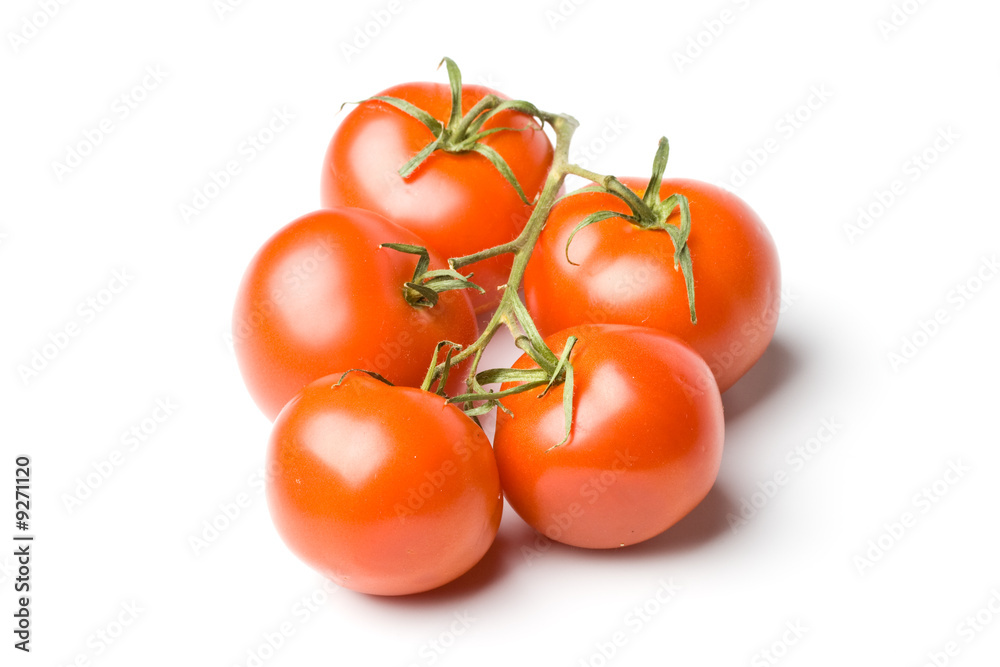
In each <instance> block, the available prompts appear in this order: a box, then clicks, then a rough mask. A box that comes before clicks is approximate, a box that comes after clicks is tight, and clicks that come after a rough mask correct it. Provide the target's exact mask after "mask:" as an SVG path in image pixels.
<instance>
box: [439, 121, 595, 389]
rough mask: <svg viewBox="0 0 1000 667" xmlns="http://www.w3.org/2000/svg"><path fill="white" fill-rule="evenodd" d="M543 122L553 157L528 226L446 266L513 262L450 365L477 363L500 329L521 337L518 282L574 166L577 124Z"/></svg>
mask: <svg viewBox="0 0 1000 667" xmlns="http://www.w3.org/2000/svg"><path fill="white" fill-rule="evenodd" d="M542 117H543V118H544V120H545V121H546V122H548V123H549V124H550V125H551V126H552V129H553V130H555V134H556V146H555V149H554V152H553V157H552V167H551V168H550V169H549V173H548V175H547V176H546V179H545V185H544V186H543V187H542V191H541V193H540V194H539V195H538V201H537V203H536V204H535V208H534V210H532V212H531V217H529V218H528V222H527V224H525V226H524V229H523V230H521V233H520V234H519V235H518V236H517V238H515V239H514V240H513V241H510V242H508V243H504V244H502V245H498V246H496V247H493V248H488V249H486V250H483V251H481V252H477V253H475V254H472V255H467V256H465V257H458V258H454V259H450V260H449V261H448V263H449V264H450V265H451V266H452V267H453V268H458V267H462V266H466V265H468V264H473V263H475V262H479V261H481V260H484V259H487V258H489V257H496V256H497V255H501V254H504V253H513V254H514V259H513V262H512V266H511V270H510V276H509V278H508V280H507V283H506V284H505V285H504V286H503V295H502V296H501V297H500V304H499V305H498V306H497V309H496V310H495V311H494V313H493V317H491V318H490V321H489V322H488V323H487V324H486V327H485V328H484V329H483V332H482V333H481V334H480V335H479V338H478V339H477V340H476V341H475V342H474V343H472V344H471V345H469V346H467V347H465V348H464V349H462V351H460V352H458V353H457V354H455V355H454V356H453V357H452V358H451V363H452V365H455V364H459V363H461V362H462V361H464V360H465V359H468V358H469V357H472V356H474V355H475V356H476V357H477V360H478V358H479V356H481V354H480V351H481V350H482V349H484V348H485V347H486V345H487V344H488V343H489V342H490V340H492V339H493V336H494V335H495V334H496V332H497V331H498V330H499V329H500V327H501V326H503V325H505V324H506V325H507V326H508V328H510V329H511V334H512V335H514V336H515V337H517V336H518V335H522V333H521V332H520V331H517V330H516V329H515V326H516V325H515V323H517V322H518V321H519V319H520V318H518V316H517V315H518V311H519V310H520V309H519V308H518V306H519V305H522V304H521V303H520V296H519V295H518V290H519V289H520V288H521V280H522V279H523V278H524V271H525V269H526V268H527V266H528V260H529V259H530V258H531V253H532V251H533V250H534V249H535V244H536V243H537V242H538V237H539V236H541V233H542V229H543V228H544V227H545V220H546V219H547V218H548V217H549V212H550V211H551V210H552V207H553V206H554V205H555V203H556V199H557V198H558V194H559V188H560V187H562V183H563V181H564V180H565V178H566V175H567V174H569V173H571V171H572V170H574V169H575V168H576V167H575V166H574V165H572V164H571V163H570V161H569V145H570V141H571V139H572V137H573V133H574V132H575V131H576V128H577V125H578V123H577V121H576V119H575V118H573V117H571V116H566V115H560V114H547V113H544V114H543V115H542ZM595 176H597V177H598V178H599V179H603V178H604V177H603V176H600V175H599V174H595ZM524 335H527V336H528V338H529V339H530V340H531V343H532V344H533V345H534V346H535V349H537V350H539V351H540V352H542V353H543V354H545V352H548V354H545V356H546V357H549V356H551V358H552V359H558V357H557V356H556V355H555V354H554V353H553V352H552V351H551V350H549V348H548V346H547V345H546V344H545V342H544V341H543V340H542V337H541V336H540V335H539V333H538V332H537V331H536V330H534V327H531V330H530V331H526V332H524ZM443 370H444V365H443V364H437V366H436V368H435V369H434V372H433V375H434V376H437V375H439V374H440V373H441V372H442V371H443ZM475 371H476V369H475V368H473V369H472V371H471V372H472V374H473V375H474V374H475Z"/></svg>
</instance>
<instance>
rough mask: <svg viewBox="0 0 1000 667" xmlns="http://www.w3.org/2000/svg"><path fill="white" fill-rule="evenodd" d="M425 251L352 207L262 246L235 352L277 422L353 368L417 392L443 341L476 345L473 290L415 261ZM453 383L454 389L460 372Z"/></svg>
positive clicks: (253, 391) (289, 229)
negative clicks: (317, 383) (321, 381)
mask: <svg viewBox="0 0 1000 667" xmlns="http://www.w3.org/2000/svg"><path fill="white" fill-rule="evenodd" d="M386 244H399V245H398V246H397V247H396V248H393V247H390V246H387V245H386ZM424 245H425V243H424V241H423V239H421V238H419V237H418V236H416V235H415V234H413V233H412V232H409V231H407V230H405V229H403V228H402V227H399V226H397V225H395V224H393V223H391V222H389V221H388V220H386V219H385V218H383V217H382V216H380V215H378V214H376V213H372V212H370V211H365V210H362V209H353V208H339V209H330V210H319V211H314V212H312V213H309V214H307V215H304V216H302V217H301V218H298V219H297V220H295V221H293V222H291V223H290V224H288V225H286V226H285V227H283V228H282V229H280V230H279V231H278V232H276V233H275V234H274V235H273V236H272V237H271V238H270V239H268V241H267V242H266V243H264V245H263V246H262V247H261V248H260V250H258V252H257V254H256V255H255V256H254V258H253V259H252V260H251V262H250V265H249V267H248V268H247V270H246V273H245V274H244V276H243V280H242V282H241V284H240V287H239V290H238V293H237V297H236V306H235V308H234V311H233V345H234V348H235V352H236V359H237V362H238V363H239V368H240V372H241V374H242V376H243V380H244V383H245V384H246V386H247V389H248V390H249V392H250V395H251V396H252V397H253V399H254V401H255V402H256V403H257V405H258V406H259V407H260V409H261V411H263V412H264V414H265V415H267V417H268V418H269V419H272V420H273V419H274V418H275V416H276V415H277V414H278V412H279V411H280V410H281V408H282V407H283V406H284V405H285V403H287V402H288V401H289V400H290V399H291V398H292V397H293V396H295V394H297V393H298V392H299V391H300V390H301V389H302V388H303V387H304V386H306V385H307V384H309V383H310V382H312V381H313V380H315V379H316V378H318V377H323V376H324V375H327V374H329V373H333V372H336V371H343V370H345V369H348V368H366V369H368V370H371V371H374V372H377V373H379V374H381V375H384V376H385V377H386V378H388V379H389V380H390V381H391V382H393V383H394V384H400V385H407V386H420V384H421V382H422V381H423V378H424V376H425V373H426V371H427V365H428V363H429V362H430V359H431V356H432V354H433V353H434V350H435V349H436V346H437V343H438V342H439V341H441V340H448V341H453V342H455V343H458V344H460V345H465V344H468V343H471V342H472V341H474V340H475V339H476V337H477V335H478V327H477V324H476V319H475V313H474V312H473V310H472V305H471V303H470V302H469V297H468V296H467V295H466V294H465V293H464V292H466V291H470V289H471V288H469V287H468V285H469V283H468V282H466V281H463V280H460V278H461V276H459V275H458V274H455V273H454V272H450V271H448V270H447V269H446V268H445V266H446V265H445V263H444V261H443V260H441V259H440V258H438V257H437V256H436V255H435V254H433V253H426V254H424V255H421V254H419V250H420V246H424ZM412 253H417V254H412ZM463 288H466V289H463ZM438 290H444V291H441V292H439V291H438ZM453 378H454V379H453V382H454V384H453V385H451V386H452V388H453V389H456V390H457V389H458V388H459V387H461V382H462V375H461V367H459V368H456V369H455V372H454V373H453Z"/></svg>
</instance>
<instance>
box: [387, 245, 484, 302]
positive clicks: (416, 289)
mask: <svg viewBox="0 0 1000 667" xmlns="http://www.w3.org/2000/svg"><path fill="white" fill-rule="evenodd" d="M379 247H380V248H389V249H390V250H395V251H397V252H403V253H407V254H410V255H417V256H419V257H420V259H418V260H417V266H416V268H415V269H414V270H413V279H412V280H410V281H407V282H405V283H403V298H405V299H406V302H407V303H408V304H410V305H411V306H413V307H414V308H433V307H434V306H436V305H437V302H438V299H439V298H440V295H441V293H442V292H448V291H451V290H459V289H474V290H477V291H478V292H479V293H480V294H482V293H484V292H485V291H486V290H484V289H483V288H482V287H480V286H479V285H477V284H475V283H473V282H470V281H469V278H471V277H472V274H471V273H470V274H469V275H467V276H463V275H462V274H461V273H459V272H458V271H454V270H452V269H439V270H436V271H429V270H428V269H429V268H430V264H431V258H430V254H429V253H428V252H427V248H424V247H421V246H417V245H408V244H406V243H382V244H381V245H379Z"/></svg>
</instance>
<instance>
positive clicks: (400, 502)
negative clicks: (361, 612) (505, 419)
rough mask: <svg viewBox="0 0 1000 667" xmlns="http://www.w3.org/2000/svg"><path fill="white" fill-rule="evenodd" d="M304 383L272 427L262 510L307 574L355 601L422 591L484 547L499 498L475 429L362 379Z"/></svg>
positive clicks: (426, 398)
mask: <svg viewBox="0 0 1000 667" xmlns="http://www.w3.org/2000/svg"><path fill="white" fill-rule="evenodd" d="M339 380H340V376H339V375H331V376H328V377H325V378H322V379H320V380H317V381H316V382H313V383H311V384H310V385H309V386H308V387H306V388H305V389H304V390H303V391H302V393H300V394H299V395H298V396H296V397H295V398H294V399H293V400H292V401H290V402H289V403H288V405H286V406H285V408H284V409H283V410H282V411H281V414H279V415H278V418H277V420H276V421H275V422H274V430H273V432H272V434H271V440H270V444H269V447H268V452H267V465H268V468H267V469H268V471H269V475H268V478H267V482H266V492H267V502H268V507H269V508H270V511H271V517H272V518H273V520H274V524H275V527H276V528H277V530H278V533H280V534H281V537H282V539H284V541H285V543H286V544H287V545H288V547H289V548H290V549H291V550H292V551H293V552H294V553H295V554H296V555H297V556H298V557H299V558H301V559H302V560H303V561H305V562H306V563H307V564H308V565H310V566H311V567H313V568H314V569H316V570H317V571H319V572H320V573H321V574H323V575H324V576H326V577H328V578H330V579H332V580H333V581H335V582H337V583H338V584H340V585H342V586H345V587H347V588H350V589H353V590H356V591H360V592H363V593H373V594H376V595H405V594H409V593H419V592H421V591H426V590H430V589H432V588H436V587H438V586H441V585H443V584H446V583H448V582H449V581H452V580H453V579H455V578H457V577H459V576H461V575H462V574H464V573H465V572H467V571H468V570H469V569H470V568H472V566H473V565H475V564H476V563H477V562H479V560H480V559H481V558H482V556H483V555H484V554H485V553H486V551H487V549H489V547H490V544H492V543H493V538H494V537H495V536H496V533H497V529H498V528H499V526H500V515H501V513H502V512H503V498H502V496H501V493H500V481H499V478H498V476H497V468H496V460H495V459H494V457H493V450H492V449H491V448H490V443H489V440H487V438H486V435H485V434H484V433H483V431H482V429H480V428H479V426H477V425H476V423H475V422H473V421H472V420H471V419H469V418H468V417H466V416H465V414H463V413H462V411H461V410H459V409H458V408H457V407H455V406H454V405H449V404H447V403H445V399H444V398H442V397H440V396H437V395H435V394H431V393H429V392H425V391H421V390H419V389H414V388H410V387H390V386H388V385H386V384H384V383H382V382H379V381H378V380H375V379H373V378H371V377H369V376H367V375H365V374H363V373H350V374H349V375H348V376H347V377H346V378H345V379H344V381H343V382H342V383H341V384H340V385H339V386H335V385H336V384H337V382H338V381H339Z"/></svg>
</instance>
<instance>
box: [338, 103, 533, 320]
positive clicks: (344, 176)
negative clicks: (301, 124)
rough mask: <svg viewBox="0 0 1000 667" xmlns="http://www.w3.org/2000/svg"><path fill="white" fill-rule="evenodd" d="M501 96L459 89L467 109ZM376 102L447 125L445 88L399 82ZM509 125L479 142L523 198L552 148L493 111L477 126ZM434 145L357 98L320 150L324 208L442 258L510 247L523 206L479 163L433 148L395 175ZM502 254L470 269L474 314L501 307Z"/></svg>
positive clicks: (415, 126)
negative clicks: (381, 224)
mask: <svg viewBox="0 0 1000 667" xmlns="http://www.w3.org/2000/svg"><path fill="white" fill-rule="evenodd" d="M490 93H493V94H496V95H497V96H499V97H500V98H501V99H504V98H503V95H500V93H497V92H496V91H494V90H491V89H489V88H485V87H483V86H477V85H466V86H464V87H463V91H462V109H463V112H464V111H468V110H469V109H470V108H471V107H473V106H474V105H475V104H476V102H478V101H479V100H480V99H482V98H483V97H484V96H486V95H487V94H490ZM379 95H383V96H391V97H398V98H401V99H404V100H406V101H408V102H410V103H412V104H414V105H416V106H418V107H420V108H421V109H424V110H425V111H427V112H428V113H430V114H431V115H432V116H434V117H435V118H437V119H438V120H439V121H440V122H442V124H443V123H445V122H447V120H448V117H449V114H450V111H451V91H450V89H449V87H448V86H447V85H444V84H437V83H406V84H400V85H397V86H394V87H392V88H389V89H388V90H385V91H383V92H381V93H379ZM494 127H511V128H515V129H516V130H518V131H515V132H497V133H495V134H493V135H491V136H489V137H487V138H485V139H484V140H483V143H484V144H486V145H488V146H490V147H492V148H494V149H495V150H496V151H497V152H498V153H499V154H500V155H501V156H503V157H504V159H505V161H506V162H507V164H508V165H510V168H511V170H513V172H514V175H515V176H516V177H517V179H518V182H519V183H520V184H521V187H522V188H523V189H524V193H525V195H526V196H527V197H528V199H529V200H533V199H534V197H535V195H537V194H538V192H539V191H541V188H542V185H543V184H544V182H545V177H546V174H547V172H548V169H549V167H550V166H551V164H552V144H551V142H550V141H549V139H548V137H547V136H546V135H545V133H544V132H543V131H542V130H541V129H540V128H539V127H538V124H537V121H535V120H534V119H532V118H530V117H528V116H525V115H524V114H520V113H516V112H510V111H508V112H502V113H500V114H497V116H496V117H494V118H492V119H490V120H489V121H487V123H486V124H485V125H484V126H483V129H489V128H494ZM432 140H433V135H432V134H431V132H430V131H429V130H428V129H427V128H426V127H425V126H424V125H423V124H421V123H420V122H419V121H417V120H416V119H414V118H412V117H411V116H408V115H407V114H405V113H403V112H402V111H400V110H398V109H396V108H394V107H392V106H390V105H388V104H386V103H384V102H379V101H366V102H363V103H361V104H359V105H358V106H357V107H356V108H355V109H354V110H352V111H351V113H349V114H348V115H347V117H346V118H344V120H343V122H341V124H340V126H339V127H338V128H337V130H336V132H335V134H334V135H333V138H332V139H331V141H330V144H329V147H328V149H327V153H326V157H325V159H324V162H323V171H322V179H321V201H322V203H323V205H324V206H357V207H360V208H365V209H368V210H370V211H375V212H377V213H379V214H381V215H384V216H385V217H386V218H388V219H390V220H392V221H393V222H395V223H396V224H398V225H400V226H402V227H405V228H407V229H409V230H412V231H413V232H415V233H416V234H418V235H419V236H421V237H422V238H424V239H426V240H427V242H428V243H429V244H431V246H432V247H433V248H435V249H436V250H437V251H438V252H439V253H440V254H441V256H442V257H443V258H446V259H447V258H449V257H460V256H464V255H469V254H472V253H474V252H477V251H479V250H483V249H485V248H490V247H493V246H496V245H500V244H501V243H505V242H507V241H510V240H511V239H513V238H514V237H516V236H517V234H518V233H519V232H520V231H521V230H522V229H523V228H524V225H525V223H526V222H527V221H528V217H529V216H530V215H531V209H532V207H531V206H528V205H525V204H524V203H522V201H521V199H520V198H519V197H518V195H517V192H516V191H515V190H514V188H513V187H512V186H511V185H510V183H508V182H507V181H506V180H504V178H503V177H502V176H501V175H500V173H499V172H498V171H497V170H496V168H494V167H493V165H492V164H491V163H490V162H489V161H488V160H487V159H486V158H485V157H483V156H481V155H479V154H476V153H472V152H468V153H445V152H443V151H436V152H435V153H433V154H432V155H431V156H430V157H428V158H427V160H426V161H425V162H424V163H423V164H422V165H420V166H419V167H418V168H417V170H416V171H415V172H414V173H413V174H411V175H410V176H409V177H407V178H406V179H403V178H402V177H400V175H399V174H398V173H397V172H398V170H399V168H400V167H401V166H403V165H404V164H405V163H406V162H407V161H409V159H410V158H411V157H413V156H414V155H415V154H416V153H418V152H419V151H420V150H421V149H423V148H424V146H426V145H427V144H428V143H430V142H431V141H432ZM511 261H512V259H511V255H509V254H506V255H501V256H499V257H495V258H492V259H488V260H485V261H482V262H479V263H477V264H475V265H472V266H470V267H468V268H467V269H465V271H473V272H474V273H475V276H474V277H473V279H472V280H473V282H475V283H476V284H478V285H480V286H481V287H483V288H484V289H485V290H486V293H485V294H483V295H478V294H476V295H473V296H472V300H473V306H474V307H475V308H476V310H477V312H481V311H483V310H486V309H488V308H490V307H492V306H495V305H496V304H497V302H498V301H499V300H500V295H499V293H498V291H497V289H496V288H497V286H498V285H503V284H504V283H506V282H507V276H508V274H509V273H510V267H511Z"/></svg>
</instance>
